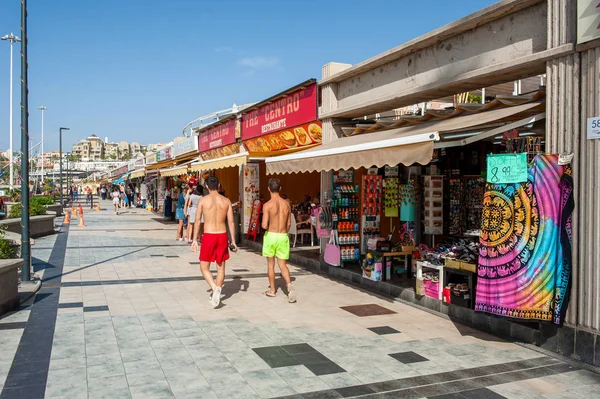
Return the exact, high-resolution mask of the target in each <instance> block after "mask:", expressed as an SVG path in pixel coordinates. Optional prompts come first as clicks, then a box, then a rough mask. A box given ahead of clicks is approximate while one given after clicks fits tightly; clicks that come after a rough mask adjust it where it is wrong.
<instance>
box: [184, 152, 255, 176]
mask: <svg viewBox="0 0 600 399" xmlns="http://www.w3.org/2000/svg"><path fill="white" fill-rule="evenodd" d="M247 161H248V153H247V152H244V153H241V154H233V155H229V156H226V157H223V158H218V159H211V160H208V161H200V162H194V163H192V167H191V170H192V172H201V171H203V170H213V169H223V168H229V167H232V166H241V165H245V164H246V162H247Z"/></svg>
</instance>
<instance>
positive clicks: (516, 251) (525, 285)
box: [475, 155, 574, 324]
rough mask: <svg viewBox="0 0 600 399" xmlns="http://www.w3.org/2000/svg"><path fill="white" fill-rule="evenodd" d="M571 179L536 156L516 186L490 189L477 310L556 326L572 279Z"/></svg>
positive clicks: (549, 158) (566, 170) (554, 160)
mask: <svg viewBox="0 0 600 399" xmlns="http://www.w3.org/2000/svg"><path fill="white" fill-rule="evenodd" d="M573 208H574V200H573V179H572V173H571V168H570V167H569V165H559V164H558V155H544V156H537V157H535V159H534V161H533V165H532V166H531V167H530V168H529V171H528V179H527V182H525V183H520V184H498V185H493V184H488V185H487V187H486V193H485V196H484V200H483V212H482V222H481V223H482V226H481V237H480V242H481V249H480V254H479V266H478V275H479V279H478V282H477V294H476V303H475V310H478V311H482V312H488V313H493V314H497V315H501V316H507V317H514V318H520V319H532V320H547V321H553V322H554V323H557V324H560V323H561V322H562V319H563V313H564V310H565V309H564V307H565V306H564V305H565V300H566V297H567V294H568V291H569V282H570V276H571V214H572V212H573Z"/></svg>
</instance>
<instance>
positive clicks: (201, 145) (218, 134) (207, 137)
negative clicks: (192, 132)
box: [198, 119, 236, 152]
mask: <svg viewBox="0 0 600 399" xmlns="http://www.w3.org/2000/svg"><path fill="white" fill-rule="evenodd" d="M235 124H236V120H235V119H232V120H230V121H227V122H225V123H222V124H220V125H218V126H215V127H213V128H210V129H208V130H205V131H204V132H200V135H199V136H198V151H200V152H204V151H209V150H213V149H215V148H219V147H223V146H225V145H228V144H233V143H235Z"/></svg>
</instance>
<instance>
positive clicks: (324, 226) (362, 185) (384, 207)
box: [267, 92, 573, 322]
mask: <svg viewBox="0 0 600 399" xmlns="http://www.w3.org/2000/svg"><path fill="white" fill-rule="evenodd" d="M544 99H545V93H543V92H542V93H535V94H533V95H531V96H522V97H520V98H518V99H515V98H511V99H510V101H503V100H502V99H495V100H493V101H492V102H489V103H487V104H485V105H482V106H481V107H469V108H468V109H462V110H460V109H459V110H458V111H459V112H457V110H454V111H453V112H446V113H442V112H440V113H438V114H436V122H430V121H428V120H429V119H430V118H431V115H429V116H427V115H426V116H423V117H421V118H420V119H419V120H415V119H417V118H415V117H411V118H410V124H411V126H410V127H401V126H402V125H403V124H404V123H406V122H407V120H408V118H407V120H402V118H400V120H397V121H394V122H391V123H389V124H381V123H377V124H373V126H371V127H370V131H372V133H368V132H367V133H364V130H365V129H364V127H363V126H361V128H360V129H358V128H352V129H347V130H346V133H348V136H349V137H347V138H342V139H340V140H337V141H335V142H333V143H330V144H325V145H323V146H321V147H319V148H317V149H315V150H309V151H307V152H305V153H302V154H291V155H288V156H281V157H277V158H273V159H270V160H267V171H268V172H270V173H278V174H279V173H289V172H292V171H309V170H320V171H323V172H325V171H331V172H330V173H325V174H324V175H326V176H330V177H331V178H330V183H328V185H327V186H326V187H325V186H323V187H322V190H323V194H324V195H323V200H324V204H323V205H324V206H323V207H322V211H321V212H320V214H319V217H318V221H317V229H318V230H320V231H321V236H322V237H323V236H326V237H327V238H326V239H325V240H324V241H325V242H327V245H325V253H324V259H323V260H324V262H326V263H328V264H329V265H331V266H340V267H344V268H346V269H348V270H352V271H355V272H357V273H360V274H362V277H363V278H364V279H369V280H374V281H385V282H388V283H391V284H394V285H398V286H400V287H402V288H404V289H414V290H415V293H416V295H417V296H427V297H430V298H433V299H435V300H439V301H443V302H445V303H450V304H453V305H457V306H462V307H467V308H471V309H475V310H480V311H485V312H488V313H494V314H499V315H503V316H509V317H515V318H519V319H537V320H548V321H554V322H558V321H559V320H560V318H561V312H562V309H563V303H564V297H565V293H566V292H567V286H568V282H569V275H570V236H569V233H568V232H569V225H570V215H571V212H572V209H573V196H572V189H573V186H572V179H571V172H570V167H569V162H570V160H569V158H568V157H567V156H559V155H558V154H555V155H545V146H544V144H545V141H544V134H545V124H544V122H545V121H544V119H543V118H544V116H543V112H544V110H545V101H544ZM363 125H364V124H363ZM377 125H379V126H377ZM399 126H400V127H399ZM378 129H379V130H381V131H379V132H377V130H378ZM430 132H435V133H430ZM308 159H311V161H310V162H306V160H308ZM372 165H375V166H372ZM324 181H325V179H324ZM498 266H501V267H500V268H499V267H498ZM498 270H502V273H499V272H498ZM542 293H543V295H541V294H542ZM533 297H536V298H539V301H537V302H536V303H534V302H535V301H532V300H531V299H532V298H533Z"/></svg>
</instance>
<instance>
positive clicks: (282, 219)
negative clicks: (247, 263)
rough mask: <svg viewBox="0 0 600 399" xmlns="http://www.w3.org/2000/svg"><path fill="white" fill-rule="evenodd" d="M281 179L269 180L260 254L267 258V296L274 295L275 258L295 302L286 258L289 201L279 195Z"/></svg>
mask: <svg viewBox="0 0 600 399" xmlns="http://www.w3.org/2000/svg"><path fill="white" fill-rule="evenodd" d="M280 191H281V181H280V180H279V179H270V180H269V193H271V199H270V200H269V201H268V202H267V203H266V204H265V205H264V206H263V208H262V211H263V220H262V228H263V229H264V230H265V235H264V238H263V250H262V255H263V256H264V257H266V258H267V269H268V276H269V289H268V290H267V291H265V293H264V294H265V295H266V296H268V297H275V295H276V294H277V291H276V289H275V258H277V264H278V265H279V270H280V271H281V276H282V277H283V279H284V280H285V283H286V284H287V291H288V301H289V302H290V303H293V302H296V291H295V290H294V287H293V286H292V280H291V278H290V269H289V268H288V267H287V260H288V259H289V258H290V237H289V235H288V232H289V231H290V226H291V225H292V210H291V207H290V203H289V202H288V201H286V200H284V199H283V198H281V196H280V195H279V192H280Z"/></svg>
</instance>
